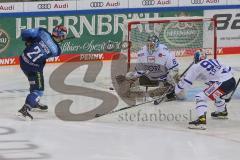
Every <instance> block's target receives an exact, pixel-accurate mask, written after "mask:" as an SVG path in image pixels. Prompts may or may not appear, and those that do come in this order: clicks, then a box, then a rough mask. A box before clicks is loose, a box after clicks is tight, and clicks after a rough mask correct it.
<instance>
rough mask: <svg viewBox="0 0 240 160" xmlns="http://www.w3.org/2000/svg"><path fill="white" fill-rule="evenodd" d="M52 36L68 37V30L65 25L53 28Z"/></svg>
mask: <svg viewBox="0 0 240 160" xmlns="http://www.w3.org/2000/svg"><path fill="white" fill-rule="evenodd" d="M52 35H53V36H54V37H66V36H67V28H66V27H65V26H63V25H58V26H56V27H54V28H53V31H52Z"/></svg>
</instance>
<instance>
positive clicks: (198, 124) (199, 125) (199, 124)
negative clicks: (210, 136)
mask: <svg viewBox="0 0 240 160" xmlns="http://www.w3.org/2000/svg"><path fill="white" fill-rule="evenodd" d="M195 100H196V110H197V113H198V115H199V117H198V119H197V120H195V121H192V122H189V127H188V128H190V129H206V113H207V96H206V95H205V94H204V93H203V92H200V93H199V94H197V95H196V97H195Z"/></svg>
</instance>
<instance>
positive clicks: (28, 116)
mask: <svg viewBox="0 0 240 160" xmlns="http://www.w3.org/2000/svg"><path fill="white" fill-rule="evenodd" d="M28 110H29V108H28V107H27V106H26V105H24V106H23V107H22V108H21V109H20V110H19V111H18V112H17V116H18V117H19V118H21V119H23V120H25V121H31V120H33V116H32V115H31V114H29V113H28Z"/></svg>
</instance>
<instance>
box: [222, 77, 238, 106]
mask: <svg viewBox="0 0 240 160" xmlns="http://www.w3.org/2000/svg"><path fill="white" fill-rule="evenodd" d="M239 82H240V78H239V79H238V81H237V84H236V86H235V88H234V89H233V91H232V93H231V95H230V97H229V98H228V99H226V100H225V101H226V102H227V103H229V102H230V101H231V99H232V96H233V94H234V92H235V91H236V90H237V87H238V85H239Z"/></svg>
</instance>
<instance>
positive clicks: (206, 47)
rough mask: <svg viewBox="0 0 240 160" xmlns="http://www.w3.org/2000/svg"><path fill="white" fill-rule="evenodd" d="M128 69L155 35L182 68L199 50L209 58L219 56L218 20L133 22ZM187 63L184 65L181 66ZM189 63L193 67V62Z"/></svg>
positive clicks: (177, 18) (130, 28)
mask: <svg viewBox="0 0 240 160" xmlns="http://www.w3.org/2000/svg"><path fill="white" fill-rule="evenodd" d="M125 24H126V25H127V29H128V34H127V40H128V42H129V44H130V45H129V46H128V53H127V54H128V55H127V56H128V70H129V69H130V67H131V63H134V62H135V61H134V59H136V58H137V55H136V54H137V52H138V51H139V50H140V49H141V48H142V47H143V46H144V45H145V44H146V41H147V37H148V36H149V35H151V34H155V35H156V36H158V37H159V40H160V43H162V44H165V45H166V46H167V47H168V49H169V50H170V51H171V52H172V53H173V54H175V56H176V58H177V59H178V60H179V61H180V65H182V64H184V65H185V64H186V63H187V61H191V62H192V60H193V54H194V52H195V51H196V50H198V49H202V50H203V52H205V53H206V54H207V55H208V57H209V58H216V57H217V35H216V26H217V23H216V20H215V19H214V18H204V17H199V16H192V17H163V18H147V19H135V20H129V21H126V23H125ZM181 62H183V63H181ZM191 62H189V64H190V63H191Z"/></svg>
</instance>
